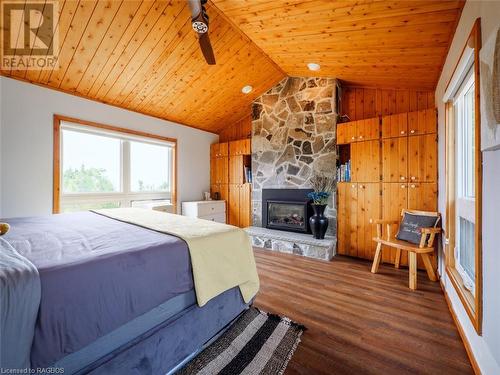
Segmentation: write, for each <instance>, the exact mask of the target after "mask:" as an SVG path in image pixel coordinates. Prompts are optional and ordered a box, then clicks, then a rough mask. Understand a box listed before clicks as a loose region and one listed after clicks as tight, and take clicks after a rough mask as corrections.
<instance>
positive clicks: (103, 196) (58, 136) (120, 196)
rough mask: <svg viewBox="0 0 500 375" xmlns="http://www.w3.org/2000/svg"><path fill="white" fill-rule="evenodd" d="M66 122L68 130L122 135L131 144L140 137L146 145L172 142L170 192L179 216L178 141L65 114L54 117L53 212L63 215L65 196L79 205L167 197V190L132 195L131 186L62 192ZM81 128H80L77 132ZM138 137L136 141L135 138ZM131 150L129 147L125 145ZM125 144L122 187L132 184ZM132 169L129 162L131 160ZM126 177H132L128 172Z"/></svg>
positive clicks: (122, 151)
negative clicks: (126, 168) (127, 166)
mask: <svg viewBox="0 0 500 375" xmlns="http://www.w3.org/2000/svg"><path fill="white" fill-rule="evenodd" d="M63 123H70V125H68V126H67V127H68V128H71V127H74V128H75V129H77V131H78V130H81V131H82V132H88V133H90V134H98V133H99V130H100V131H102V133H103V135H106V133H108V134H110V135H111V133H116V134H117V136H119V135H120V134H121V135H122V138H129V141H134V140H138V141H140V140H141V138H142V139H144V142H145V143H148V140H149V141H150V143H153V144H154V143H156V144H158V143H159V142H166V143H170V144H171V147H172V171H171V174H172V180H171V191H170V200H171V203H172V206H173V212H174V213H177V139H175V138H170V137H164V136H160V135H156V134H151V133H145V132H141V131H137V130H132V129H126V128H121V127H117V126H112V125H105V124H101V123H96V122H92V121H86V120H81V119H76V118H72V117H67V116H62V115H57V114H55V115H54V123H53V197H52V212H53V213H54V214H57V213H60V212H61V198H62V197H63V196H64V199H65V201H66V202H71V201H75V202H79V203H85V199H86V198H92V199H91V201H92V202H96V201H102V202H110V201H112V202H123V201H128V200H130V201H132V200H134V199H133V198H140V200H143V199H145V200H148V199H161V198H162V197H164V196H165V194H166V192H165V191H163V192H162V191H160V192H133V191H132V189H131V186H121V187H120V190H121V191H119V192H105V193H69V194H68V193H66V194H64V193H63V190H62V181H61V179H62V171H61V166H62V159H61V156H62V155H61V151H62V150H61V148H62V147H61V146H62V130H63V129H64V127H65V125H64V124H63ZM79 127H81V129H78V128H79ZM134 138H136V139H134ZM126 144H127V146H126V147H129V146H130V144H129V143H126ZM123 148H124V147H123V144H122V146H121V151H120V152H121V154H122V155H121V156H120V163H121V164H122V165H121V166H120V168H121V178H120V184H123V185H126V184H129V185H130V176H128V177H127V176H124V165H123V153H124V150H123ZM129 148H130V147H129ZM128 157H130V150H128ZM129 166H130V160H129ZM125 174H127V175H128V174H130V173H129V172H127V173H125Z"/></svg>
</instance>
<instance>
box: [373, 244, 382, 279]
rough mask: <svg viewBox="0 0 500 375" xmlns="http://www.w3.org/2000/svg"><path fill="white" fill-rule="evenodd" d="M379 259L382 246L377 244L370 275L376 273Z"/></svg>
mask: <svg viewBox="0 0 500 375" xmlns="http://www.w3.org/2000/svg"><path fill="white" fill-rule="evenodd" d="M381 258H382V244H381V243H380V242H379V243H377V249H376V250H375V257H374V258H373V264H372V273H377V271H378V266H379V264H380V259H381Z"/></svg>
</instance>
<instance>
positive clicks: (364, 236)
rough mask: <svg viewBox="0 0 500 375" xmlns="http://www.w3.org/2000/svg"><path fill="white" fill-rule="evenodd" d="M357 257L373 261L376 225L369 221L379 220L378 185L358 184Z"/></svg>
mask: <svg viewBox="0 0 500 375" xmlns="http://www.w3.org/2000/svg"><path fill="white" fill-rule="evenodd" d="M356 216H357V221H358V225H357V234H358V239H357V240H358V257H360V258H365V259H373V257H374V255H375V247H376V244H375V242H374V241H373V237H376V235H377V228H376V225H375V224H373V223H371V222H370V221H372V220H376V219H380V184H379V183H367V184H358V205H357V213H356Z"/></svg>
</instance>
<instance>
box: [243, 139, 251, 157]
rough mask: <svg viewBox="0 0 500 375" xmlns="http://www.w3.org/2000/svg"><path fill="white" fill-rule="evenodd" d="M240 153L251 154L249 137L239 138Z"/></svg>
mask: <svg viewBox="0 0 500 375" xmlns="http://www.w3.org/2000/svg"><path fill="white" fill-rule="evenodd" d="M241 153H242V154H243V155H252V144H251V140H250V138H248V139H242V140H241Z"/></svg>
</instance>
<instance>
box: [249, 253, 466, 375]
mask: <svg viewBox="0 0 500 375" xmlns="http://www.w3.org/2000/svg"><path fill="white" fill-rule="evenodd" d="M255 256H256V260H257V268H258V271H259V276H260V281H261V289H260V292H259V294H258V296H257V299H256V301H255V305H256V306H257V307H259V308H261V309H262V310H265V311H269V312H274V313H277V314H281V315H286V316H288V317H289V318H291V319H293V320H295V321H297V322H300V323H302V324H304V325H305V326H306V327H307V328H308V330H307V331H306V332H305V333H304V335H303V337H302V342H301V344H300V345H299V348H298V350H297V351H296V352H295V355H294V356H293V358H292V360H291V361H290V363H289V365H288V368H287V371H286V374H335V375H338V374H384V375H386V374H398V375H399V374H438V375H451V374H473V370H472V367H471V365H470V362H469V360H468V357H467V354H466V352H465V349H464V346H463V343H462V341H461V339H460V336H459V333H458V331H457V328H456V327H455V325H454V323H453V319H452V317H451V315H450V312H449V311H448V307H447V305H446V301H445V298H444V295H443V293H442V291H441V288H440V286H439V283H438V282H431V281H429V280H428V279H427V276H426V274H425V273H424V272H419V274H418V290H417V291H411V290H410V289H408V270H406V269H400V270H397V269H394V268H393V267H391V266H388V265H381V266H380V269H379V273H378V274H372V273H370V266H371V263H370V262H368V261H363V260H357V259H353V258H348V257H342V256H336V257H335V258H334V260H333V261H331V262H322V261H315V260H312V259H307V258H303V257H299V256H294V255H288V254H281V253H274V252H270V251H267V250H261V249H255Z"/></svg>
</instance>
